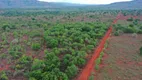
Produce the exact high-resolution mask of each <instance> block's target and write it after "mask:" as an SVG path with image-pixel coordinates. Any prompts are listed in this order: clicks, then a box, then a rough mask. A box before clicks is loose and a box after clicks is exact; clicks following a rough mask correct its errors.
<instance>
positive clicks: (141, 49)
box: [140, 47, 142, 56]
mask: <svg viewBox="0 0 142 80" xmlns="http://www.w3.org/2000/svg"><path fill="white" fill-rule="evenodd" d="M140 55H141V56H142V47H141V48H140Z"/></svg>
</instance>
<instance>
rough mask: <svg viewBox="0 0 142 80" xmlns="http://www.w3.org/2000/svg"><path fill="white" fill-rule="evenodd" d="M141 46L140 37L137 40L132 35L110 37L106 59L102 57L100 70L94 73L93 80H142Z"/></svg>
mask: <svg viewBox="0 0 142 80" xmlns="http://www.w3.org/2000/svg"><path fill="white" fill-rule="evenodd" d="M141 45H142V35H138V37H137V38H133V37H132V34H123V35H121V36H117V37H116V36H112V37H111V39H110V40H109V45H108V47H109V49H107V50H106V52H107V53H105V54H107V58H106V55H105V57H103V59H102V63H101V65H100V69H99V70H98V71H95V72H96V74H95V80H106V79H107V80H142V76H141V72H142V57H141V56H139V48H140V47H141ZM102 66H103V67H102Z"/></svg>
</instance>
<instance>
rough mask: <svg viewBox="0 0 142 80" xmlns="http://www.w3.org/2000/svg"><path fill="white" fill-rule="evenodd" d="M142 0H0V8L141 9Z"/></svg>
mask: <svg viewBox="0 0 142 80" xmlns="http://www.w3.org/2000/svg"><path fill="white" fill-rule="evenodd" d="M141 5H142V0H133V1H127V2H116V3H112V4H108V5H95V4H94V5H83V4H72V3H58V2H57V3H56V2H42V1H38V0H0V8H59V7H71V6H76V7H78V6H84V7H86V6H91V7H93V8H103V9H141V8H142V6H141Z"/></svg>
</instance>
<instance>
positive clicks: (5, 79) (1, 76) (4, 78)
mask: <svg viewBox="0 0 142 80" xmlns="http://www.w3.org/2000/svg"><path fill="white" fill-rule="evenodd" d="M0 80H8V77H7V75H6V73H5V72H4V71H3V72H1V73H0Z"/></svg>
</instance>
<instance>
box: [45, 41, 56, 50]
mask: <svg viewBox="0 0 142 80" xmlns="http://www.w3.org/2000/svg"><path fill="white" fill-rule="evenodd" d="M46 45H47V47H49V48H55V47H58V40H56V39H48V40H46Z"/></svg>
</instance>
